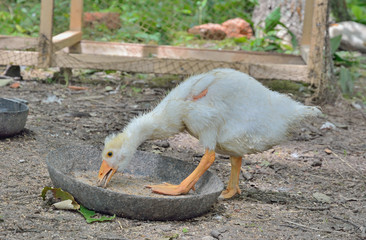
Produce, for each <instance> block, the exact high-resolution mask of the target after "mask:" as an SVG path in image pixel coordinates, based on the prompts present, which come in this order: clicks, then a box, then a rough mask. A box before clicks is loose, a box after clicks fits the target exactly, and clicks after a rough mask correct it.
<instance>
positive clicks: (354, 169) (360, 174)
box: [332, 151, 365, 179]
mask: <svg viewBox="0 0 366 240" xmlns="http://www.w3.org/2000/svg"><path fill="white" fill-rule="evenodd" d="M332 154H333V155H334V156H336V157H337V158H338V159H339V160H341V161H342V162H343V163H345V164H346V165H347V166H348V167H349V168H351V169H352V170H353V171H355V172H356V173H357V174H358V175H359V176H360V177H361V178H362V179H365V177H364V176H363V175H362V173H360V172H359V171H358V170H357V169H356V168H354V167H353V166H352V165H351V164H349V163H348V162H347V161H346V160H344V159H343V158H341V157H340V156H338V154H336V153H335V152H333V151H332Z"/></svg>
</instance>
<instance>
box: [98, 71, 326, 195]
mask: <svg viewBox="0 0 366 240" xmlns="http://www.w3.org/2000/svg"><path fill="white" fill-rule="evenodd" d="M319 113H320V110H319V109H318V108H316V107H310V106H305V105H303V104H301V103H299V102H296V101H294V100H292V99H291V98H290V97H288V96H286V95H283V94H279V93H277V92H274V91H271V90H269V89H267V88H266V87H264V86H263V85H262V84H261V83H260V82H258V81H257V80H255V79H254V78H252V77H250V76H249V75H247V74H245V73H242V72H239V71H235V70H232V69H215V70H212V71H210V72H207V73H204V74H200V75H196V76H192V77H190V78H188V79H187V80H185V81H184V82H182V83H181V84H180V85H178V86H177V87H176V88H174V89H173V90H172V91H171V92H170V93H169V94H168V95H167V96H166V97H165V98H164V99H163V100H162V101H161V102H160V103H159V104H158V105H157V106H156V108H155V109H153V110H152V111H151V112H149V113H146V114H144V115H142V116H139V117H137V118H135V119H133V120H132V121H131V122H130V123H129V124H128V125H127V126H126V128H125V129H124V131H123V132H122V133H120V134H117V135H112V136H109V137H107V138H106V141H105V148H104V151H103V153H102V157H103V164H104V165H106V166H108V167H105V168H103V169H104V170H103V169H102V168H101V170H100V173H99V178H100V184H101V185H103V184H104V186H106V184H107V183H108V181H109V180H110V178H111V177H112V175H113V173H114V172H115V171H117V169H121V168H124V167H125V166H126V165H127V164H133V163H131V162H130V159H131V158H132V156H133V154H134V153H135V151H136V149H137V147H138V146H139V145H140V144H141V143H143V142H144V141H146V140H148V139H161V138H167V137H170V136H172V135H174V134H177V133H179V132H181V131H184V130H186V131H188V132H189V133H190V134H191V135H192V136H194V137H196V138H197V139H199V141H200V143H201V144H202V145H203V146H204V147H205V149H206V153H205V155H204V156H203V158H202V160H201V163H200V165H201V166H200V165H199V166H198V167H197V169H196V170H197V171H196V170H195V172H193V173H192V174H191V175H192V176H191V175H190V176H189V177H187V179H188V180H187V179H185V180H184V181H183V182H182V183H181V184H180V185H170V184H161V185H155V186H150V187H151V188H152V190H153V191H154V192H157V193H161V194H169V195H179V194H184V193H186V192H188V191H189V190H190V189H192V188H194V184H195V183H196V182H197V181H198V179H199V177H200V176H201V175H202V174H203V173H204V171H206V170H207V169H208V168H209V166H210V165H211V164H212V162H213V161H214V159H215V152H218V153H220V154H226V155H229V156H230V157H231V164H232V174H231V177H230V181H229V186H228V189H227V190H225V191H224V192H223V195H224V197H226V198H229V197H232V196H233V195H235V194H236V193H240V189H239V187H238V179H239V172H240V165H241V159H242V156H243V155H244V154H250V153H256V152H262V151H264V150H267V149H269V148H271V147H272V146H274V145H277V144H279V143H280V142H281V141H283V140H285V139H286V135H287V134H288V132H289V131H290V130H291V128H293V127H294V126H295V125H296V123H298V122H300V121H301V120H302V119H304V118H306V117H309V116H315V115H317V114H319ZM110 155H112V156H110ZM103 164H102V166H103ZM111 169H112V170H111ZM238 169H239V170H238ZM185 181H186V182H185ZM183 185H184V186H183Z"/></svg>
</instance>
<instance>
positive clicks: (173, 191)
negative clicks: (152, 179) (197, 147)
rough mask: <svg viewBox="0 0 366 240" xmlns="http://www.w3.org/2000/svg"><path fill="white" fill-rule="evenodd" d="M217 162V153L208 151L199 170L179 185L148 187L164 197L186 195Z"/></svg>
mask: <svg viewBox="0 0 366 240" xmlns="http://www.w3.org/2000/svg"><path fill="white" fill-rule="evenodd" d="M214 161H215V151H213V150H206V152H205V155H203V157H202V159H201V161H200V163H199V164H198V166H197V168H196V169H195V170H194V171H193V172H192V173H191V174H190V175H189V176H188V177H187V178H186V179H184V180H183V181H182V182H181V183H180V184H179V185H173V184H169V183H163V184H159V185H149V186H146V187H148V188H151V190H152V191H153V192H154V193H159V194H164V195H181V194H186V193H188V192H189V190H191V189H193V190H194V185H195V184H196V182H197V181H198V180H199V178H200V177H201V176H202V175H203V174H204V173H205V172H206V171H207V169H208V168H209V167H210V166H211V165H212V163H213V162H214Z"/></svg>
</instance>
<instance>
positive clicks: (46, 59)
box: [38, 0, 54, 67]
mask: <svg viewBox="0 0 366 240" xmlns="http://www.w3.org/2000/svg"><path fill="white" fill-rule="evenodd" d="M53 7H54V0H42V1H41V19H40V20H41V23H40V29H39V40H38V51H39V57H38V67H49V66H50V64H51V61H52V60H51V56H52V28H53Z"/></svg>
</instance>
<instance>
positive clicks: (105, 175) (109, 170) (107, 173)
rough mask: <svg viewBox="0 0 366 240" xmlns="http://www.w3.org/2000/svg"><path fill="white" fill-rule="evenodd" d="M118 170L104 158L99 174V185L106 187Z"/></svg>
mask: <svg viewBox="0 0 366 240" xmlns="http://www.w3.org/2000/svg"><path fill="white" fill-rule="evenodd" d="M116 171H117V169H115V168H113V167H110V166H109V165H108V163H107V162H106V161H105V160H103V162H102V165H101V166H100V170H99V174H98V179H99V180H98V187H103V188H106V187H107V184H108V183H109V181H110V180H111V178H112V176H113V174H115V172H116Z"/></svg>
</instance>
